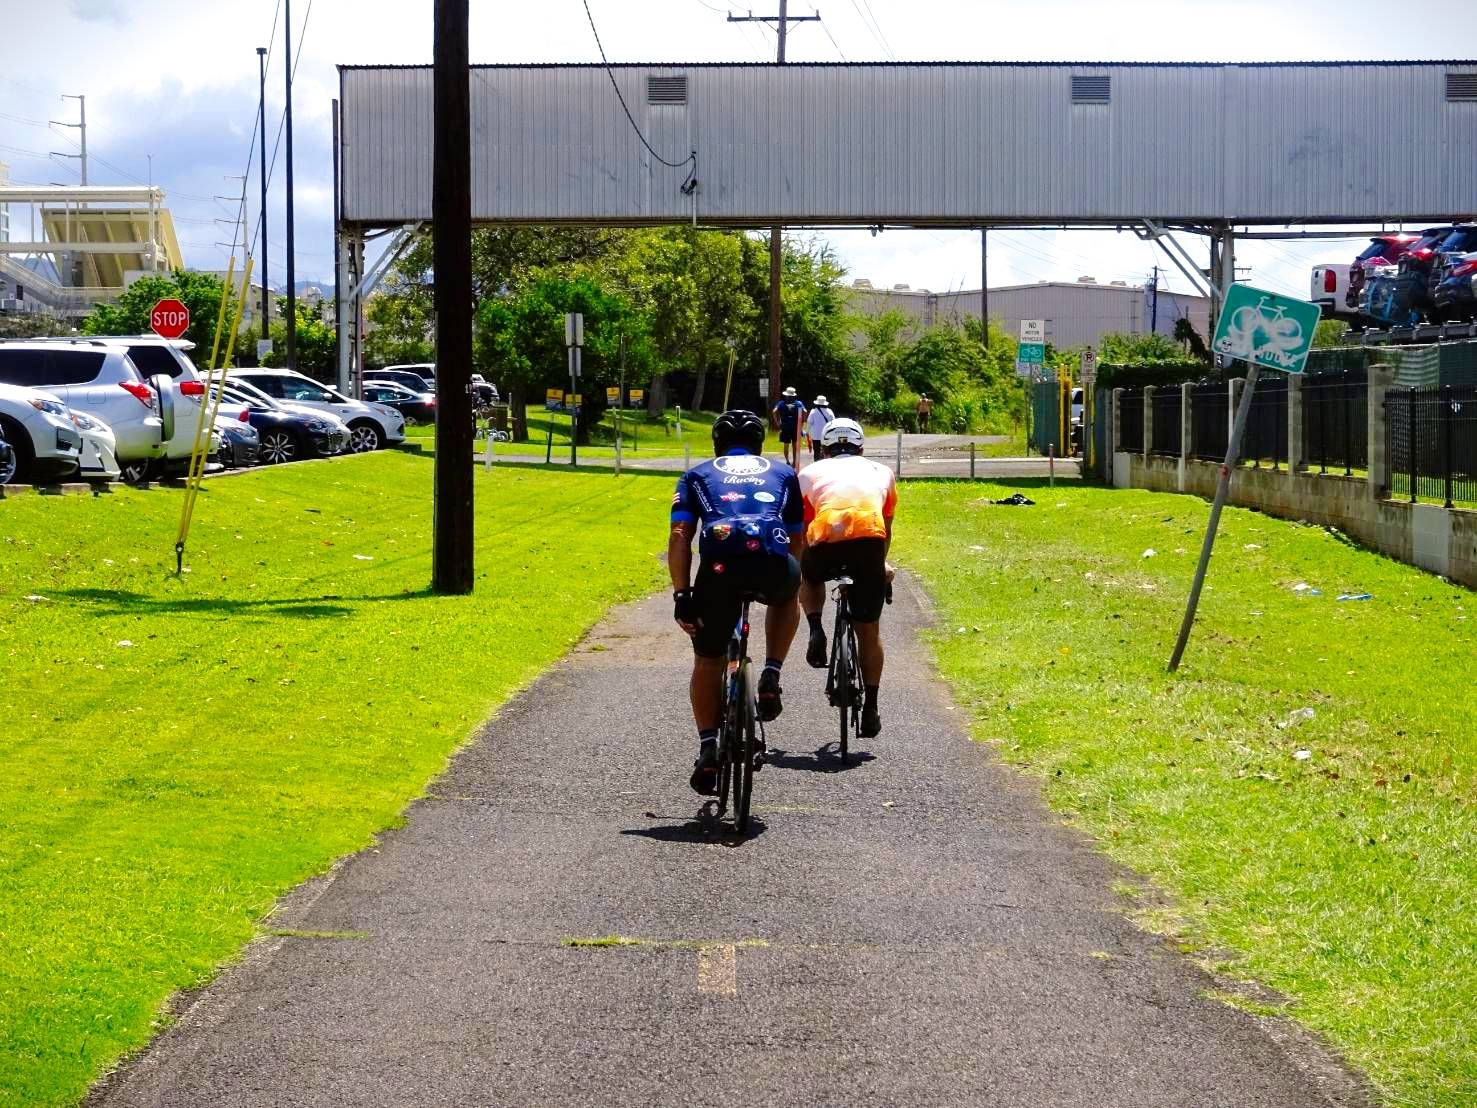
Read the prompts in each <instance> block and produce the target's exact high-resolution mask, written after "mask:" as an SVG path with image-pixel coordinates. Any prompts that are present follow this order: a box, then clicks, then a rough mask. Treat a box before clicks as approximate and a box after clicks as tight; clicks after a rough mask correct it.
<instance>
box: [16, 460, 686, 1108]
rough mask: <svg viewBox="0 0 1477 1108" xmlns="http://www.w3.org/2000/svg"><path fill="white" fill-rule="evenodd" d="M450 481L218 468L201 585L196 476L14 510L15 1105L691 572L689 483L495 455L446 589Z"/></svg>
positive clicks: (139, 1027) (375, 471)
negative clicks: (627, 611)
mask: <svg viewBox="0 0 1477 1108" xmlns="http://www.w3.org/2000/svg"><path fill="white" fill-rule="evenodd" d="M431 471H432V464H431V462H430V461H429V460H427V459H424V458H416V457H409V456H405V455H396V454H379V455H375V456H372V457H364V458H352V459H344V460H340V461H333V462H328V463H314V464H309V465H302V466H291V467H284V468H282V469H274V470H266V471H261V472H257V473H253V474H249V475H246V476H242V477H233V478H229V479H223V480H219V481H212V482H208V483H207V484H206V486H205V489H204V491H203V493H202V494H201V497H200V502H199V506H198V508H197V509H196V513H195V525H194V531H193V533H192V535H191V539H190V548H189V554H188V558H187V565H188V567H189V569H190V572H189V573H187V574H186V575H185V576H184V577H183V578H182V579H176V578H175V577H174V576H173V563H174V556H173V544H174V535H175V526H176V522H177V518H178V513H179V508H180V500H181V495H182V494H181V493H180V492H178V491H171V490H153V491H133V490H128V489H119V490H118V491H116V492H114V493H113V494H112V495H111V496H105V497H99V498H96V499H94V498H91V497H79V496H66V497H39V496H27V497H23V498H20V499H17V500H14V501H10V502H6V503H0V562H3V565H4V573H3V575H0V660H3V665H4V674H3V677H0V720H3V721H4V722H3V723H0V766H3V773H0V1103H13V1104H26V1105H36V1104H67V1103H71V1102H73V1101H75V1100H76V1099H77V1098H78V1097H79V1096H81V1095H82V1094H83V1093H84V1091H85V1090H86V1088H87V1085H88V1083H89V1081H91V1080H92V1079H93V1078H95V1077H96V1076H97V1075H98V1074H99V1073H100V1072H101V1071H102V1070H103V1069H105V1068H106V1067H107V1066H108V1065H109V1064H110V1063H112V1062H113V1061H114V1060H115V1059H116V1058H117V1057H118V1056H119V1055H120V1054H122V1053H123V1052H125V1051H127V1050H129V1049H131V1048H135V1047H138V1046H140V1045H141V1044H143V1043H144V1042H145V1041H146V1040H147V1039H148V1037H149V1036H150V1034H151V1032H152V1031H153V1030H154V1029H155V1028H156V1027H157V1026H158V1025H159V1020H160V1015H161V1005H162V1003H163V1001H164V1000H165V998H166V997H167V996H168V995H169V994H170V993H171V992H173V991H175V990H177V989H182V988H188V987H191V986H195V985H199V984H201V983H202V982H204V981H206V980H207V979H209V978H210V976H211V975H212V973H213V972H214V971H215V969H216V968H217V967H218V966H219V965H220V964H221V963H222V962H223V961H224V960H226V959H229V958H230V957H231V956H232V955H233V954H234V953H235V952H237V951H238V950H239V949H240V948H241V947H242V945H243V944H244V943H245V942H246V941H247V940H249V939H250V938H251V937H252V936H253V934H254V933H255V931H256V928H257V927H258V926H259V924H261V922H262V919H263V915H264V913H266V912H267V911H268V910H269V909H270V908H271V906H272V904H273V901H274V900H275V899H276V898H277V897H278V896H280V895H281V894H282V893H284V892H286V891H287V890H288V889H290V888H292V887H293V886H294V885H295V884H297V883H298V882H300V881H302V880H304V879H305V878H307V877H309V876H311V875H312V874H315V873H320V872H322V871H323V870H324V869H325V868H326V867H327V866H328V865H329V864H330V863H331V862H332V861H333V860H334V859H335V858H338V857H340V856H341V855H343V854H345V853H348V852H350V851H353V850H356V849H358V848H361V847H363V846H365V845H366V844H367V843H369V842H370V841H371V838H372V836H373V835H374V834H375V832H377V831H379V830H381V829H383V828H385V827H388V826H391V825H393V824H395V823H396V821H397V817H398V816H399V814H400V813H401V812H402V810H403V809H404V808H405V806H406V804H407V802H408V801H410V800H411V799H412V798H414V797H415V796H416V795H417V794H419V793H420V792H421V790H422V789H423V787H424V786H425V784H426V783H427V782H428V781H429V780H430V779H431V778H432V777H433V776H434V775H435V774H436V773H437V772H438V771H439V770H440V769H441V768H442V767H443V766H444V765H445V763H446V760H447V757H448V756H449V755H450V754H451V753H452V751H454V750H455V749H456V747H457V746H458V744H460V743H461V742H462V741H463V740H465V739H466V738H467V737H468V736H469V735H470V734H471V733H472V732H473V730H474V729H475V728H476V727H477V725H478V724H479V723H480V722H481V721H482V720H483V719H484V718H485V717H486V716H487V715H488V713H489V712H490V711H491V710H492V709H493V708H495V707H496V706H497V705H498V704H499V703H501V702H502V701H504V700H505V699H506V698H507V697H508V696H509V695H510V694H511V693H512V692H514V691H515V690H516V689H518V688H519V687H520V686H522V685H524V684H526V683H527V682H528V681H529V680H531V679H532V678H533V677H534V676H535V675H536V674H537V673H539V671H540V670H542V669H544V668H545V667H546V666H548V665H549V664H550V663H551V662H553V661H554V660H555V659H556V658H558V657H559V656H560V655H561V654H563V653H564V652H565V651H566V650H567V649H568V648H569V647H570V645H571V644H573V643H574V642H575V641H576V640H577V639H578V638H579V637H580V636H581V635H582V634H583V633H584V632H585V630H586V629H587V628H589V627H590V625H591V624H592V623H594V622H595V621H596V620H597V619H598V618H599V617H600V615H601V614H602V613H603V612H604V611H605V610H606V609H607V608H608V607H609V606H610V605H611V604H612V603H613V602H616V601H621V600H625V599H628V598H631V597H635V596H638V595H640V594H643V593H645V592H647V591H649V590H650V588H651V587H652V586H654V585H655V584H656V583H657V582H658V579H659V578H660V577H661V575H662V569H661V565H660V563H659V561H658V559H657V557H656V554H657V552H658V550H659V549H661V548H664V544H665V533H666V532H665V528H664V526H663V521H664V517H665V513H666V511H667V510H668V508H669V506H670V502H671V500H670V498H671V484H672V482H671V478H670V477H659V478H650V477H640V476H631V477H622V478H619V479H616V478H612V477H610V476H609V475H602V476H584V475H574V474H548V473H541V472H537V471H530V470H509V469H495V470H494V471H493V472H492V473H491V474H490V475H487V474H483V473H482V472H481V471H480V470H479V472H478V485H477V496H478V501H477V523H478V532H477V590H476V593H475V594H474V595H473V596H471V597H466V598H443V597H435V596H431V595H429V594H428V593H427V592H426V586H427V583H428V582H429V580H430V572H431V569H430V531H431V514H430V513H431ZM43 598H44V599H43Z"/></svg>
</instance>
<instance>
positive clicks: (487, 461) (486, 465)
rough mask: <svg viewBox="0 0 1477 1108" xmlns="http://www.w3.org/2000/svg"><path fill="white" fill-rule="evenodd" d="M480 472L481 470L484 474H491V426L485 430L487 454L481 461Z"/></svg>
mask: <svg viewBox="0 0 1477 1108" xmlns="http://www.w3.org/2000/svg"><path fill="white" fill-rule="evenodd" d="M482 470H483V472H484V473H488V472H491V470H492V427H491V426H489V427H488V428H487V454H486V455H485V457H484V458H483V460H482Z"/></svg>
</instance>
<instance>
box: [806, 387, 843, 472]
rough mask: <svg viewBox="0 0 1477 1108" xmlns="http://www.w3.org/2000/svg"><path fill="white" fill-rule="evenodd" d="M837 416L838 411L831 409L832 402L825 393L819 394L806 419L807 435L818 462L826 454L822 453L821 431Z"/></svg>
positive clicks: (812, 453) (814, 458) (813, 458)
mask: <svg viewBox="0 0 1477 1108" xmlns="http://www.w3.org/2000/svg"><path fill="white" fill-rule="evenodd" d="M835 418H836V413H835V412H833V411H831V402H830V401H829V400H827V399H826V398H825V395H824V394H822V395H820V396H817V397H816V398H815V402H814V403H813V404H811V406H810V416H809V418H807V419H806V421H805V437H806V438H807V439H809V440H810V453H811V458H812V460H814V461H817V462H818V461H820V460H821V458H823V457H824V456H825V455H823V454H822V453H821V432H822V431H824V430H825V429H826V424H828V423H830V422H831V420H833V419H835Z"/></svg>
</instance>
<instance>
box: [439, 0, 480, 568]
mask: <svg viewBox="0 0 1477 1108" xmlns="http://www.w3.org/2000/svg"><path fill="white" fill-rule="evenodd" d="M435 3H436V9H435V44H434V47H433V56H434V67H433V76H432V97H433V118H434V132H435V137H434V149H433V153H434V169H433V177H432V183H431V218H432V221H433V223H434V225H435V235H436V239H435V246H434V258H433V260H434V264H435V267H436V279H435V280H436V284H435V307H436V378H437V388H436V493H435V497H436V499H435V515H434V518H435V523H434V527H435V534H434V537H433V540H432V546H433V550H432V556H431V563H432V568H431V588H432V590H434V591H435V592H438V593H450V594H465V593H469V592H471V591H472V580H473V572H472V570H473V566H472V433H473V426H472V394H471V387H472V111H471V99H470V71H469V67H468V45H467V3H468V0H435Z"/></svg>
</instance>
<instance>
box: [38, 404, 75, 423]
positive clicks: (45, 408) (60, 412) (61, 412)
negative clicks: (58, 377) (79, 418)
mask: <svg viewBox="0 0 1477 1108" xmlns="http://www.w3.org/2000/svg"><path fill="white" fill-rule="evenodd" d="M31 407H33V408H35V409H36V410H37V411H38V412H45V413H46V414H47V415H54V416H56V417H57V418H58V419H65V420H71V419H72V413H71V412H70V411H69V410H68V409H67V406H66V405H65V404H63V403H62V402H61V401H60V400H32V401H31Z"/></svg>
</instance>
